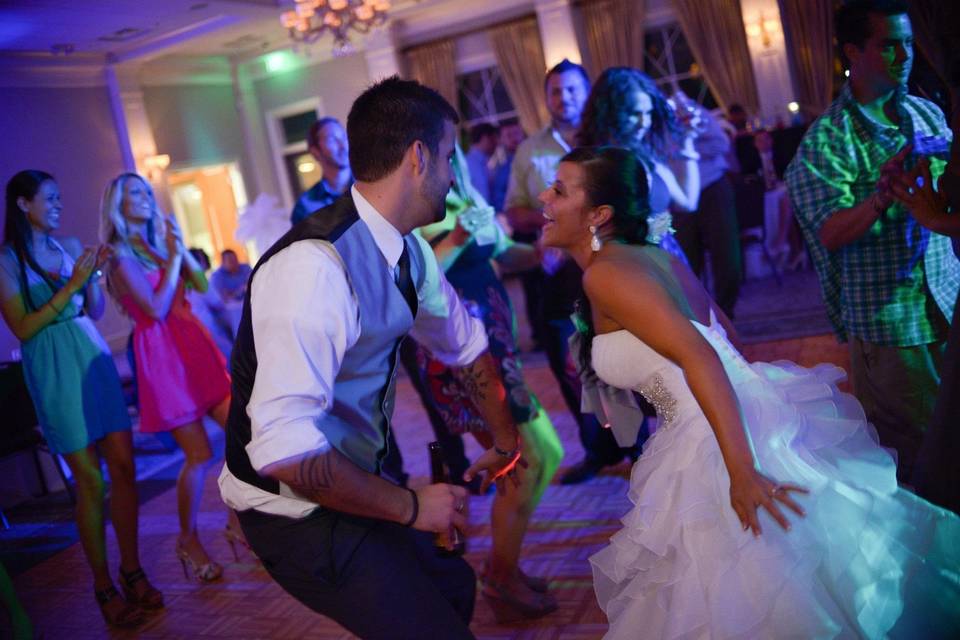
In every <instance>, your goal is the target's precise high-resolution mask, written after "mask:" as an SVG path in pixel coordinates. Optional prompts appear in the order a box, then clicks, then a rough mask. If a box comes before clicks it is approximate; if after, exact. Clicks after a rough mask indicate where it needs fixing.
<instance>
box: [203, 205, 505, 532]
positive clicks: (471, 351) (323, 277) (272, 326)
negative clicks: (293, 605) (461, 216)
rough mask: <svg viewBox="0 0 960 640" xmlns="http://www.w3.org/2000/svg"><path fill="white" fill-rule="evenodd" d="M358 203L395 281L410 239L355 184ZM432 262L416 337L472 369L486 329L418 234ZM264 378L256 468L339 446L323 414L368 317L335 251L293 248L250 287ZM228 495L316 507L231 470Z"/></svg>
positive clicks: (301, 509) (312, 245)
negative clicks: (334, 443)
mask: <svg viewBox="0 0 960 640" xmlns="http://www.w3.org/2000/svg"><path fill="white" fill-rule="evenodd" d="M351 194H352V195H353V202H354V204H355V206H356V208H357V213H358V214H359V217H360V222H359V223H358V224H366V225H367V228H368V229H369V230H370V233H371V234H372V235H373V238H374V241H375V242H376V244H377V247H378V248H379V249H380V252H381V253H382V255H383V258H384V263H383V268H384V269H387V270H389V272H390V273H391V274H395V272H396V267H397V262H398V261H399V260H400V254H401V253H402V251H403V237H402V236H401V235H400V232H399V231H397V230H396V228H394V227H393V225H391V224H390V223H389V222H388V221H387V220H386V219H385V218H384V217H383V216H381V215H380V213H379V212H377V210H376V209H375V208H374V207H373V205H371V204H370V203H369V202H368V201H367V200H366V199H365V198H364V197H363V196H362V195H360V193H359V192H358V191H357V188H356V187H355V186H354V187H352V188H351ZM414 237H415V238H416V239H417V241H418V242H419V243H420V246H421V249H422V251H423V256H424V268H425V273H424V280H423V284H422V285H421V286H420V287H419V289H418V290H417V298H418V300H419V308H418V311H417V316H416V318H415V320H414V325H413V329H412V330H411V331H410V335H411V337H412V338H414V339H415V340H416V341H417V342H419V343H420V344H422V345H423V346H424V347H426V348H427V349H429V350H430V351H431V353H433V355H434V356H435V357H436V358H437V359H438V360H441V361H442V362H444V363H445V364H448V365H450V366H463V365H467V364H470V363H471V362H473V361H474V360H476V358H477V357H478V356H480V355H481V354H482V353H483V352H484V351H485V350H486V349H487V334H486V330H485V329H484V326H483V323H482V322H481V321H480V320H479V319H478V318H474V317H472V316H470V315H469V314H468V313H467V311H466V308H465V307H464V306H463V304H462V303H461V302H460V299H459V298H458V297H457V294H456V292H455V291H454V289H453V287H451V286H450V283H449V282H447V279H446V278H445V277H444V275H443V272H442V271H441V270H440V268H439V267H438V265H437V260H436V257H435V256H434V254H433V250H432V249H431V248H430V246H429V245H428V244H427V243H426V241H424V240H423V239H422V238H420V237H419V236H417V235H414ZM250 307H251V320H252V324H253V327H252V328H253V337H254V342H255V344H256V345H257V374H256V379H255V381H254V385H253V390H252V392H251V395H250V402H249V403H248V404H247V415H248V416H249V417H250V431H251V440H250V442H249V444H247V446H246V451H247V455H248V456H249V457H250V463H251V464H252V466H253V468H254V469H256V470H257V471H258V472H259V471H261V470H262V469H263V468H264V467H266V466H268V465H270V464H273V463H275V462H279V461H282V460H286V459H289V458H292V457H295V456H298V455H301V454H303V453H306V452H309V451H326V450H328V449H329V448H330V443H329V441H328V440H327V438H326V436H324V434H323V432H322V431H321V430H320V417H321V416H323V415H324V413H326V412H327V411H328V410H329V408H330V407H332V406H333V399H334V394H335V391H336V389H335V388H334V380H335V379H336V377H337V373H338V372H339V370H340V363H341V362H342V361H343V356H344V354H345V352H346V351H347V349H349V348H350V347H351V346H353V345H354V344H355V343H356V342H357V340H358V338H359V336H360V332H361V329H362V322H363V319H362V318H361V317H360V309H359V305H358V302H357V298H356V294H355V292H354V290H353V287H352V286H351V284H350V275H349V274H348V273H347V272H346V268H345V265H344V263H343V261H342V260H341V258H340V255H339V254H338V253H337V251H336V249H335V248H334V246H333V244H331V243H330V242H327V241H324V240H304V241H300V242H294V243H293V244H291V245H290V246H288V247H286V248H285V249H283V250H282V251H279V252H278V253H277V254H276V255H274V256H273V257H272V258H271V259H270V260H268V261H267V262H266V263H265V264H264V265H262V266H261V267H260V269H259V270H258V271H257V274H256V276H255V277H254V278H253V281H252V283H251V290H250ZM219 484H220V494H221V496H222V497H223V500H224V502H226V503H227V505H228V506H230V507H231V508H233V509H237V510H241V511H242V510H246V509H257V510H258V511H263V512H265V513H272V514H276V515H283V516H289V517H293V518H301V517H303V516H306V515H307V514H309V513H310V512H311V511H313V510H314V509H315V508H316V507H317V503H315V502H311V501H309V500H306V499H304V498H302V497H300V496H298V495H296V494H295V493H293V491H291V490H290V488H289V487H287V486H286V485H284V484H282V483H281V484H280V495H277V494H273V493H270V492H268V491H263V490H262V489H259V488H257V487H254V486H252V485H249V484H247V483H245V482H243V481H242V480H239V479H238V478H236V477H235V476H234V475H233V474H231V473H230V470H229V469H228V468H227V466H226V465H224V466H223V470H222V471H221V473H220V479H219Z"/></svg>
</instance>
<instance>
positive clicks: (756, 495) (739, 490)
mask: <svg viewBox="0 0 960 640" xmlns="http://www.w3.org/2000/svg"><path fill="white" fill-rule="evenodd" d="M791 492H796V493H810V492H809V491H807V490H806V489H804V488H803V487H801V486H799V485H795V484H788V483H785V482H775V481H773V480H771V479H770V478H768V477H766V476H765V475H763V474H762V473H760V472H759V471H757V470H756V469H749V470H747V471H745V472H743V473H741V474H737V475H731V476H730V504H731V505H733V510H734V511H736V512H737V517H738V518H740V524H742V525H743V530H744V531H746V530H747V529H752V530H753V535H755V536H759V535H760V534H761V533H763V530H762V529H761V528H760V519H759V517H758V513H759V511H760V509H761V507H762V508H764V509H766V510H767V513H769V514H770V516H771V517H772V518H773V519H774V520H776V521H777V523H778V524H779V525H780V526H781V527H783V528H784V529H785V530H787V531H789V530H790V521H789V520H787V517H786V516H785V515H784V514H783V511H782V510H781V508H780V506H781V505H783V506H786V507H787V508H788V509H790V510H791V511H793V512H794V513H795V514H797V515H798V516H801V517H802V516H804V515H805V513H804V511H803V508H802V507H801V506H800V505H799V504H797V503H796V501H794V499H793V498H792V497H791V496H790V493H791Z"/></svg>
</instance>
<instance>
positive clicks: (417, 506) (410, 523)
mask: <svg viewBox="0 0 960 640" xmlns="http://www.w3.org/2000/svg"><path fill="white" fill-rule="evenodd" d="M404 489H406V490H407V491H409V492H410V497H411V498H413V512H412V513H411V514H410V519H409V520H407V521H406V522H404V523H403V526H405V527H412V526H413V523H414V522H416V521H417V516H418V515H420V498H418V497H417V492H416V491H414V490H413V489H411V488H409V487H404Z"/></svg>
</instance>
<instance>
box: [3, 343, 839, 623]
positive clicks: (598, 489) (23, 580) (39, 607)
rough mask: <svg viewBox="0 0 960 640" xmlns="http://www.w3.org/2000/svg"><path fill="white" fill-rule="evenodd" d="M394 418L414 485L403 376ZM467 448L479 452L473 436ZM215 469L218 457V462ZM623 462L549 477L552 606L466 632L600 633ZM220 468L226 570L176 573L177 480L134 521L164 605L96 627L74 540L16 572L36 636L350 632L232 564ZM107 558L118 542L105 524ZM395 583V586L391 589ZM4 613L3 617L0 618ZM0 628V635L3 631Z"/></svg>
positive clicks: (537, 536)
mask: <svg viewBox="0 0 960 640" xmlns="http://www.w3.org/2000/svg"><path fill="white" fill-rule="evenodd" d="M746 353H747V356H748V357H749V358H750V359H754V360H756V359H764V360H775V359H781V358H785V359H790V360H794V361H797V362H799V363H801V364H806V365H810V364H814V363H817V362H824V361H827V362H834V363H836V364H838V365H840V366H842V367H845V368H846V366H847V361H846V348H845V347H843V346H840V345H837V344H836V342H835V340H834V339H833V338H832V337H830V336H818V337H810V338H800V339H794V340H783V341H778V342H775V343H765V344H756V345H750V346H749V347H747V349H746ZM525 361H526V369H525V371H526V375H527V379H528V382H529V384H530V386H531V387H532V388H533V390H534V391H535V392H536V394H537V395H538V396H539V398H540V400H541V402H542V403H543V405H544V407H546V409H547V411H548V412H549V413H550V416H551V418H552V419H553V421H554V424H555V426H556V428H557V431H558V432H559V433H560V436H561V438H562V440H563V444H564V448H565V450H566V458H565V460H564V466H565V467H566V466H569V465H571V464H574V463H576V462H577V461H578V460H580V458H581V457H582V449H581V447H580V443H579V441H578V440H577V434H576V427H575V424H574V422H573V420H572V419H571V418H570V416H569V415H568V414H567V412H566V411H565V408H564V406H563V401H562V399H561V397H560V394H559V392H558V391H557V389H556V386H555V384H554V382H553V379H552V377H551V374H550V371H549V369H548V368H547V366H546V363H545V360H544V359H543V358H542V356H540V355H539V354H534V355H533V356H531V357H525ZM394 423H395V425H396V428H397V431H398V439H399V442H400V448H401V450H402V452H403V456H404V460H405V465H406V468H407V471H408V472H409V473H410V474H411V476H412V478H413V480H412V484H413V485H414V486H416V485H419V484H423V483H424V482H425V481H426V478H427V455H426V451H427V447H426V445H427V442H428V441H429V440H431V439H432V438H431V434H430V428H429V426H428V423H427V420H426V417H425V415H424V414H423V411H422V409H421V408H420V406H419V403H418V401H417V400H416V396H415V395H414V394H413V391H412V389H411V387H410V385H409V384H408V383H407V382H406V380H402V381H401V383H400V387H399V389H398V402H397V411H396V415H395V420H394ZM470 444H471V447H470V452H471V454H472V453H476V451H478V449H477V448H476V445H475V444H473V443H472V442H471V443H470ZM217 469H219V463H218V464H217ZM628 473H629V467H628V465H627V463H622V464H621V465H620V466H618V467H616V468H612V469H610V470H608V471H606V472H605V473H603V474H601V475H600V476H598V477H597V478H595V479H593V480H591V481H590V482H587V483H584V484H582V485H577V486H572V487H565V486H561V485H559V484H554V485H552V486H551V487H549V489H548V490H547V492H546V495H545V496H544V499H543V502H542V503H541V505H540V507H539V508H538V509H537V511H536V513H535V514H534V518H533V522H532V526H531V528H530V532H529V534H528V535H527V539H526V547H525V550H524V555H523V567H524V569H525V570H526V571H527V572H528V573H531V574H534V575H542V576H547V577H549V578H550V581H551V582H550V589H551V593H553V594H554V595H555V596H556V598H557V599H558V600H559V602H560V607H559V609H558V610H557V611H556V612H555V613H553V614H551V615H550V616H547V617H545V618H542V619H540V620H534V621H529V622H525V623H522V624H517V625H512V626H509V627H502V626H497V625H496V624H495V622H494V619H493V614H492V612H491V611H490V609H489V608H488V607H487V605H486V603H485V602H483V600H481V599H478V601H477V606H476V611H475V613H474V618H473V624H472V627H471V628H472V629H473V631H474V633H475V634H476V635H477V637H478V638H483V639H491V640H493V639H504V640H506V639H517V640H519V639H523V640H534V639H541V638H543V639H546V638H550V639H559V638H564V639H569V640H573V639H580V638H583V639H586V638H599V637H601V636H602V634H603V632H604V630H605V628H606V624H605V618H604V615H603V613H602V612H601V611H600V610H599V608H598V607H597V605H596V601H595V599H594V596H593V588H592V584H591V575H590V565H589V561H588V558H589V557H590V555H591V554H593V553H595V552H596V551H597V550H598V549H600V548H601V547H602V546H603V545H604V544H605V543H606V541H607V539H608V538H609V536H610V535H611V534H612V533H613V532H614V531H616V530H617V529H618V528H619V518H620V517H621V516H622V515H623V514H624V513H625V512H626V511H627V510H628V508H629V503H628V501H627V498H626V495H625V493H626V488H627V478H628ZM216 475H217V474H216V473H215V472H212V473H210V475H209V476H208V479H207V487H206V492H205V494H204V498H203V505H202V508H201V513H200V530H201V535H202V537H203V540H204V543H205V544H206V545H207V548H208V549H209V551H210V553H211V555H212V556H213V557H214V558H216V559H217V560H218V561H220V562H222V563H223V564H224V568H225V571H224V577H223V579H222V580H221V581H219V582H217V583H213V584H206V585H199V584H197V583H195V582H191V581H189V580H186V579H184V577H183V573H182V571H181V568H180V563H179V561H178V560H177V558H176V557H175V556H174V543H175V541H176V537H177V519H176V508H175V503H176V496H175V491H174V490H173V488H170V489H168V490H166V491H165V492H163V493H160V494H159V495H157V496H156V497H154V498H152V499H150V500H149V501H148V502H146V504H145V505H144V506H143V509H142V511H141V517H140V526H141V548H142V558H143V566H144V568H145V569H146V571H147V574H148V575H149V576H150V577H151V579H152V580H153V581H154V583H155V584H156V585H157V586H158V587H159V588H160V589H161V590H162V591H163V593H164V595H165V598H166V603H167V606H166V609H164V610H163V611H161V612H159V613H157V614H154V615H152V616H151V617H150V618H149V619H148V621H147V622H146V623H145V624H144V625H143V626H142V627H140V628H139V629H137V630H135V631H114V630H110V629H108V628H107V627H106V625H105V624H104V622H103V620H102V618H101V616H100V612H99V610H98V609H97V606H96V604H95V603H94V600H93V594H92V592H91V587H90V578H89V576H90V572H89V569H88V567H87V565H86V562H85V560H84V557H83V553H82V551H81V549H80V545H79V544H73V545H72V546H70V547H68V548H67V549H65V550H64V551H62V552H60V553H58V554H56V555H54V556H52V557H50V558H49V559H47V560H45V561H43V562H41V563H39V564H37V565H36V566H34V567H33V568H31V569H29V570H27V571H25V572H23V573H22V574H20V575H18V576H17V577H16V578H15V580H14V583H15V586H16V589H17V592H18V593H19V595H20V597H21V599H22V600H23V601H24V603H25V606H26V607H27V610H28V612H29V614H30V616H31V618H32V619H33V621H34V623H35V625H36V627H37V630H38V631H39V632H40V633H41V634H42V637H44V638H58V639H59V638H69V639H75V640H86V639H93V638H128V637H129V638H198V639H203V638H208V639H213V638H230V639H246V638H291V639H295V640H320V639H332V638H351V637H353V636H351V634H349V633H348V632H346V631H345V630H344V629H342V628H341V627H339V626H338V625H337V624H336V623H334V622H332V621H330V620H328V619H326V618H324V617H322V616H319V615H317V614H315V613H313V612H311V611H310V610H308V609H306V608H305V607H303V606H302V605H300V604H299V603H298V602H296V601H295V600H293V599H292V598H291V597H289V596H288V595H287V594H286V593H284V592H283V591H282V590H281V589H280V588H279V587H278V586H277V585H276V584H275V583H273V582H272V581H271V580H270V578H269V577H268V576H267V574H266V572H265V571H264V570H263V568H262V567H261V566H260V565H259V564H258V563H257V562H256V560H255V559H254V558H253V557H252V556H251V555H250V554H249V553H247V552H241V554H240V558H239V559H238V560H235V559H234V557H233V555H232V554H231V551H230V548H229V546H228V545H227V542H226V541H225V539H224V538H223V536H222V535H221V532H222V531H223V527H224V523H225V518H226V514H225V512H224V507H223V505H222V504H221V502H220V499H219V495H218V492H217V488H216ZM490 501H491V498H489V497H482V498H473V499H472V500H471V504H470V524H471V527H470V531H469V549H468V553H467V560H468V561H469V562H470V563H471V564H472V565H473V567H474V568H475V569H479V567H480V564H481V562H482V559H483V558H484V556H485V554H486V552H487V551H488V549H489V545H490V527H489V524H488V513H489V509H490ZM108 544H109V551H110V558H111V566H113V567H116V562H117V557H118V555H117V549H116V544H115V542H114V539H113V532H112V530H111V531H109V532H108ZM397 588H402V585H397ZM0 619H2V614H0ZM0 635H2V633H0Z"/></svg>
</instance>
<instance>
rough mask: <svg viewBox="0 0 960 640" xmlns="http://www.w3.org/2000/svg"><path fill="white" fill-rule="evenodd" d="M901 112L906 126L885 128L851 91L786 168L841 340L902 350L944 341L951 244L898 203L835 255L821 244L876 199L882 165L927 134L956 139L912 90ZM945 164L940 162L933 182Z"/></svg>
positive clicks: (957, 270) (953, 268)
mask: <svg viewBox="0 0 960 640" xmlns="http://www.w3.org/2000/svg"><path fill="white" fill-rule="evenodd" d="M896 108H897V113H898V114H899V116H900V126H899V127H894V126H889V125H885V124H881V123H880V122H877V121H876V120H874V119H873V118H871V117H870V116H868V115H867V114H866V113H865V112H864V111H863V109H861V107H860V105H859V104H858V103H857V101H856V100H855V99H854V97H853V94H852V93H851V90H850V85H849V84H847V85H844V87H843V89H842V90H841V92H840V95H839V96H838V97H837V99H836V100H834V101H833V104H831V105H830V106H829V107H828V108H827V110H826V111H825V112H824V113H823V115H822V116H820V117H819V118H818V119H817V121H816V122H814V123H813V125H811V127H810V130H809V131H807V133H806V135H805V136H804V138H803V141H802V142H801V143H800V148H799V149H798V150H797V155H796V157H795V158H794V159H793V161H792V162H791V163H790V166H789V167H788V168H787V174H786V182H787V188H788V189H789V192H790V199H791V201H792V203H793V208H794V211H795V214H796V217H797V221H798V222H799V224H800V229H801V231H802V232H803V236H804V239H805V240H806V242H807V246H808V247H809V249H810V255H811V257H812V258H813V264H814V268H815V269H816V271H817V275H818V277H819V279H820V285H821V287H822V288H823V295H824V300H825V302H826V305H827V314H828V316H829V317H830V321H831V323H832V324H833V327H834V329H835V331H836V333H837V336H838V337H839V338H840V340H841V341H845V340H846V339H847V335H848V334H849V335H854V336H856V337H858V338H860V339H861V340H865V341H867V342H872V343H875V344H881V345H887V346H901V347H906V346H915V345H920V344H927V343H930V342H936V341H938V340H942V339H944V338H945V336H946V331H947V327H948V320H947V318H950V317H952V314H953V305H954V303H955V302H956V299H957V289H958V286H960V263H958V261H957V258H956V256H955V255H954V254H953V250H952V248H951V245H950V240H949V239H948V238H946V237H944V236H941V235H938V234H936V233H931V232H930V231H928V230H927V229H925V228H923V227H922V226H920V225H919V224H918V223H917V221H916V220H915V219H914V218H913V216H911V215H910V214H909V213H908V212H907V211H906V210H905V209H903V207H902V206H900V205H899V204H895V205H894V206H892V207H890V209H888V210H887V212H886V213H884V214H883V215H881V216H880V218H879V219H878V220H877V221H876V222H875V223H874V225H873V226H872V227H871V228H870V229H869V231H868V232H867V233H865V234H864V235H863V236H862V237H861V238H860V239H858V240H856V241H855V242H852V243H850V244H848V245H846V246H844V247H841V248H840V249H838V250H837V251H827V249H826V247H824V246H823V244H822V243H821V242H820V238H819V232H820V228H821V227H822V226H823V224H824V222H826V221H827V219H828V218H829V217H830V216H831V215H833V213H834V212H836V211H837V210H839V209H847V208H849V207H852V206H854V205H856V204H857V203H860V202H862V201H863V200H865V199H867V198H868V197H870V195H871V194H873V192H874V191H875V189H876V184H877V181H878V180H879V178H880V167H881V165H882V164H883V163H884V162H886V161H887V160H888V159H889V158H890V156H892V155H893V154H895V153H896V152H897V151H898V150H900V148H901V147H902V146H903V145H904V144H906V143H907V142H908V141H913V140H915V139H916V138H917V137H923V136H941V137H946V138H947V139H948V140H949V139H950V138H951V134H950V129H949V128H948V127H947V123H946V120H945V119H944V117H943V113H942V112H941V111H940V109H939V108H938V107H937V106H936V105H934V104H933V103H931V102H929V101H927V100H924V99H922V98H917V97H915V96H911V95H907V92H906V87H903V88H902V89H901V90H899V91H898V93H897V96H896ZM915 161H916V158H911V159H910V160H909V163H910V164H913V163H914V162H915ZM944 165H945V163H944V161H943V160H941V159H939V158H932V159H931V172H932V174H933V177H934V179H936V178H937V177H939V176H940V174H941V173H943V168H944Z"/></svg>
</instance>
